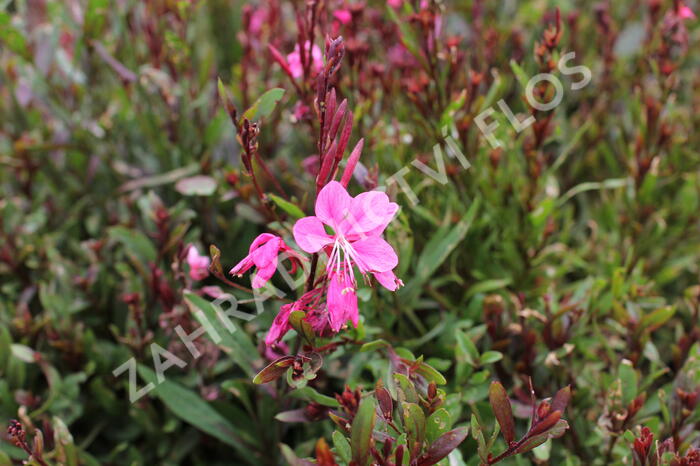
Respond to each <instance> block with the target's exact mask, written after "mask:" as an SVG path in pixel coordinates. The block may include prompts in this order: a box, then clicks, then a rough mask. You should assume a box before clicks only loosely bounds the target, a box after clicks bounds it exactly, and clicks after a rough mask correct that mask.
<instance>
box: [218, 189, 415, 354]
mask: <svg viewBox="0 0 700 466" xmlns="http://www.w3.org/2000/svg"><path fill="white" fill-rule="evenodd" d="M398 208H399V207H398V205H397V204H396V203H394V202H390V201H389V197H388V196H387V195H386V194H385V193H383V192H381V191H368V192H364V193H361V194H359V195H357V196H355V197H351V196H350V194H348V192H347V190H346V189H345V187H343V185H342V184H341V183H339V182H337V181H331V182H330V183H328V184H327V185H326V186H325V187H324V188H323V189H322V190H321V191H320V192H319V194H318V197H317V199H316V206H315V213H316V215H315V216H309V217H304V218H301V219H299V220H298V221H297V222H296V223H295V225H294V228H293V232H294V240H295V241H296V243H297V244H298V245H299V247H300V248H301V249H302V250H303V251H304V252H307V253H309V254H321V253H322V254H323V255H324V256H325V271H324V273H323V274H321V275H320V276H319V278H318V279H317V280H316V281H315V282H314V283H311V287H310V290H308V291H307V292H306V293H304V294H303V295H302V296H301V297H300V298H299V299H298V300H296V301H294V302H293V303H290V304H285V305H284V306H282V308H281V310H280V312H279V314H278V315H277V317H276V318H275V320H274V322H273V324H272V327H271V329H270V331H269V333H268V335H267V338H266V340H265V341H266V343H267V344H273V343H276V342H279V341H280V339H281V338H282V337H283V336H284V335H285V333H287V331H289V330H290V328H291V326H290V324H289V316H290V315H291V313H292V312H294V311H303V312H304V313H305V314H306V316H305V320H306V321H307V322H308V323H309V324H310V325H311V327H312V328H313V329H314V331H315V333H317V334H319V335H330V334H334V333H337V332H338V331H340V329H341V328H342V327H343V325H345V324H346V323H347V322H348V321H350V322H352V324H353V325H354V326H357V323H358V320H359V311H358V306H357V287H358V281H357V279H356V276H355V270H357V271H359V272H360V274H361V275H362V277H363V278H364V280H365V281H366V282H369V281H370V276H372V277H374V278H375V279H376V280H377V282H379V283H380V284H381V285H383V286H384V287H385V288H387V289H389V290H391V291H395V290H396V289H397V288H398V287H400V286H401V285H403V283H402V282H401V280H399V279H398V278H397V277H396V275H395V274H394V269H395V267H396V266H397V264H398V257H397V255H396V252H394V249H393V248H392V247H391V245H389V243H387V242H386V241H385V240H384V239H383V238H382V233H383V232H384V230H385V229H386V227H387V225H388V224H389V222H390V221H391V220H392V218H393V217H394V215H395V214H396V212H397V211H398ZM327 229H328V231H327ZM281 252H283V253H287V257H289V258H291V259H292V263H293V264H294V266H295V269H296V264H297V263H298V262H299V261H300V260H301V257H300V256H299V255H298V254H297V253H296V252H295V251H294V250H293V249H291V248H290V247H289V246H287V244H286V243H285V242H284V240H282V238H280V237H279V236H276V235H273V234H270V233H264V234H262V235H260V236H258V237H257V238H256V239H255V240H254V241H253V243H252V244H251V246H250V251H249V254H248V256H246V257H245V258H244V259H243V260H242V261H241V262H240V263H238V264H237V265H236V266H235V267H234V268H233V269H232V270H231V273H232V274H234V275H239V276H240V274H242V273H243V272H246V271H247V270H249V269H250V268H251V267H253V266H255V267H257V273H256V275H255V276H254V277H253V288H260V287H262V286H263V285H264V284H265V283H266V282H267V281H268V280H270V278H271V277H272V275H273V274H274V272H275V269H276V268H277V264H278V254H279V253H281Z"/></svg>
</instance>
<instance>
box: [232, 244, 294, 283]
mask: <svg viewBox="0 0 700 466" xmlns="http://www.w3.org/2000/svg"><path fill="white" fill-rule="evenodd" d="M280 252H283V253H286V257H287V258H288V259H290V260H291V262H292V273H294V271H295V270H296V267H297V265H298V264H299V261H300V257H299V256H298V255H297V253H296V252H294V250H293V249H291V248H290V247H289V246H287V244H286V243H285V242H284V241H283V240H282V238H280V237H279V236H277V235H273V234H271V233H263V234H262V235H260V236H258V237H257V238H255V239H254V240H253V242H252V243H251V244H250V248H249V249H248V255H247V256H246V257H245V258H244V259H243V260H242V261H240V262H239V263H238V264H236V266H235V267H234V268H232V269H231V271H230V272H229V273H230V274H231V275H237V276H239V277H240V276H241V275H243V274H244V273H245V272H247V271H248V270H250V268H251V267H253V266H255V267H257V269H258V271H257V273H256V274H255V276H254V277H253V288H262V287H263V286H264V285H265V283H267V282H268V281H269V280H270V278H272V276H273V275H274V274H275V270H276V269H277V262H278V257H277V256H278V255H279V253H280Z"/></svg>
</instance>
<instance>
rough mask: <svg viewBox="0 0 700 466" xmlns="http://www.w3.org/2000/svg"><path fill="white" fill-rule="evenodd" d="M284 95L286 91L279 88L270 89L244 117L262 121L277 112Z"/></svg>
mask: <svg viewBox="0 0 700 466" xmlns="http://www.w3.org/2000/svg"><path fill="white" fill-rule="evenodd" d="M283 95H284V89H281V88H278V87H276V88H274V89H270V90H269V91H267V92H265V93H264V94H263V95H261V96H260V97H259V98H258V100H256V101H255V103H254V104H253V105H252V106H251V107H250V108H249V109H248V110H246V111H245V113H244V114H243V116H244V117H245V118H247V119H249V120H260V119H261V118H265V117H266V116H268V115H269V114H271V113H272V112H273V111H274V110H275V107H276V106H277V102H279V101H280V99H282V96H283Z"/></svg>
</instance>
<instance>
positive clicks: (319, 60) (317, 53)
mask: <svg viewBox="0 0 700 466" xmlns="http://www.w3.org/2000/svg"><path fill="white" fill-rule="evenodd" d="M309 47H311V70H312V71H313V72H314V73H318V72H319V71H321V68H323V54H322V53H321V49H320V48H318V45H316V44H314V45H313V47H312V46H311V41H308V40H307V41H306V43H305V44H304V49H305V52H306V55H307V56H308V53H309ZM287 64H288V65H289V69H290V71H291V72H292V77H294V78H301V77H302V76H303V75H304V66H303V65H302V62H301V56H300V55H299V44H296V45H295V46H294V50H293V51H292V53H290V54H289V55H287Z"/></svg>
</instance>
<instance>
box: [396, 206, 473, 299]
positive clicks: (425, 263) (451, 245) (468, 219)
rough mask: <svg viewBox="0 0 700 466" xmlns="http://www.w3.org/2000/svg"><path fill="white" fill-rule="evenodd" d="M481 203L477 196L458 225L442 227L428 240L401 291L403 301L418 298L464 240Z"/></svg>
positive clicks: (400, 295)
mask: <svg viewBox="0 0 700 466" xmlns="http://www.w3.org/2000/svg"><path fill="white" fill-rule="evenodd" d="M479 205H480V201H479V199H478V198H477V199H476V200H475V201H474V202H472V205H471V206H470V207H469V210H468V211H467V213H466V214H464V216H463V217H462V219H461V220H460V221H459V222H458V223H457V225H455V226H454V227H452V228H447V227H442V228H441V229H440V230H438V231H437V232H436V233H435V235H434V236H433V237H432V238H431V239H430V241H428V243H427V244H426V245H425V248H424V249H423V252H422V253H421V255H420V257H419V259H418V264H417V266H416V274H415V276H414V277H413V278H412V279H411V281H409V282H408V284H407V285H406V286H405V287H403V288H402V289H401V291H399V298H400V299H401V300H402V301H403V302H407V303H412V302H414V301H415V300H416V299H417V298H418V296H419V295H420V293H421V290H422V289H423V284H424V283H425V282H426V281H428V279H430V278H431V277H432V276H433V274H434V273H435V271H436V270H437V269H438V267H440V265H442V263H443V262H444V261H445V259H447V257H448V256H449V255H450V253H451V252H452V251H453V250H454V249H455V248H456V247H457V246H458V245H459V243H461V242H462V240H463V239H464V237H465V236H466V235H467V232H468V231H469V228H470V227H471V224H472V222H473V221H474V218H475V217H476V213H477V212H478V211H479Z"/></svg>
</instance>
